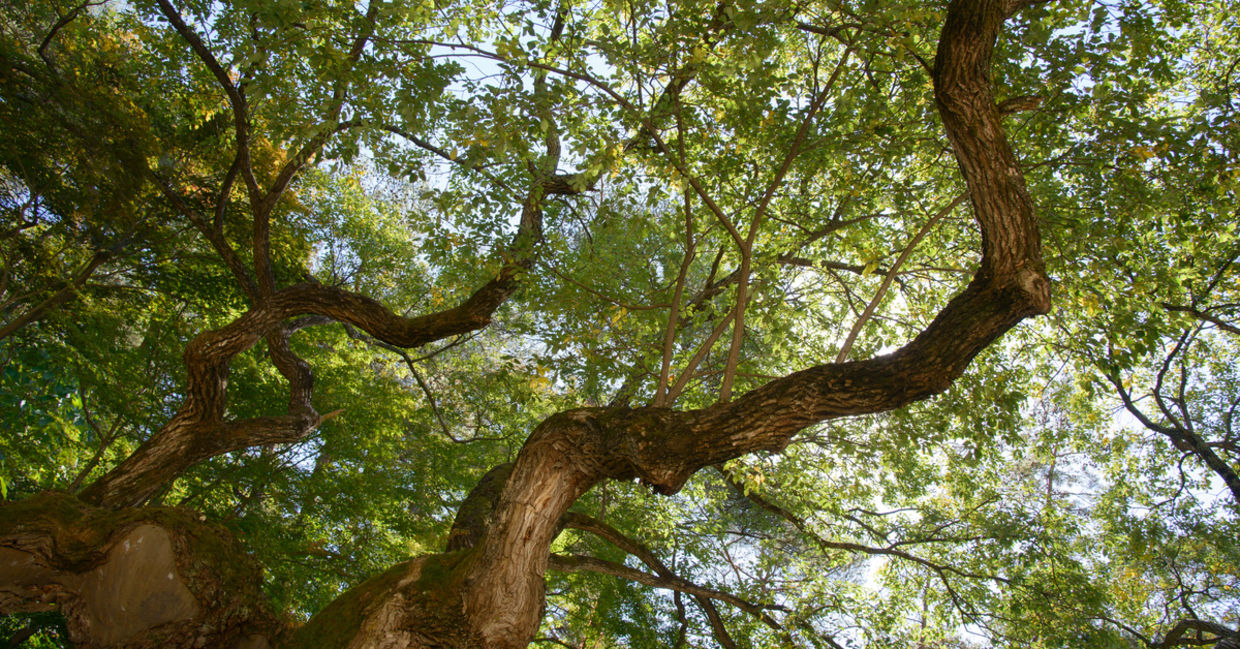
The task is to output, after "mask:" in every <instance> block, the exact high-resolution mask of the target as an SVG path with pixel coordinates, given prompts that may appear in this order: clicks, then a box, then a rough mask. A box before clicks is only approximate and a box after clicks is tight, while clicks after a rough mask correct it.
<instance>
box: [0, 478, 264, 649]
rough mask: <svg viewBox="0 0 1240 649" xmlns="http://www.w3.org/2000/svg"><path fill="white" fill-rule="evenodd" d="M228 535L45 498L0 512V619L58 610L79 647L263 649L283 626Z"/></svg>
mask: <svg viewBox="0 0 1240 649" xmlns="http://www.w3.org/2000/svg"><path fill="white" fill-rule="evenodd" d="M261 574H262V571H261V569H260V568H259V566H258V565H257V564H255V563H254V562H253V561H252V560H251V559H249V556H248V555H246V554H245V552H244V550H243V549H242V548H241V546H240V545H239V544H237V543H236V542H235V541H234V540H233V539H232V537H231V536H230V535H229V534H228V533H227V532H226V531H225V530H222V529H220V528H218V527H216V526H214V525H210V524H207V523H204V522H202V521H201V520H199V518H198V515H197V514H195V513H193V512H187V511H181V510H175V509H170V508H144V509H127V510H124V511H119V512H117V511H109V510H104V509H100V508H96V507H91V506H89V505H85V504H83V503H81V502H80V501H79V500H77V499H76V498H74V497H73V496H70V495H68V494H64V493H56V492H50V493H45V494H41V495H39V496H36V497H33V498H29V499H27V500H24V501H21V502H20V503H15V504H10V505H6V506H5V507H4V508H2V509H0V614H8V613H15V612H38V611H48V610H59V611H60V612H61V613H63V614H64V615H65V618H66V621H67V627H68V629H69V633H70V639H71V640H72V641H73V642H74V643H75V644H76V645H77V646H78V647H81V648H82V649H94V648H105V647H106V648H109V649H112V648H124V649H146V648H148V647H150V648H154V647H206V646H210V647H222V648H225V649H229V648H235V649H260V648H263V647H267V646H268V644H267V640H268V638H271V637H275V634H276V633H277V632H278V631H279V630H280V627H281V624H280V623H279V622H278V621H277V619H276V618H275V617H274V616H273V615H272V614H271V612H270V611H269V610H268V609H267V607H266V604H265V598H264V595H263V594H262V590H261V587H260V583H259V577H260V576H261Z"/></svg>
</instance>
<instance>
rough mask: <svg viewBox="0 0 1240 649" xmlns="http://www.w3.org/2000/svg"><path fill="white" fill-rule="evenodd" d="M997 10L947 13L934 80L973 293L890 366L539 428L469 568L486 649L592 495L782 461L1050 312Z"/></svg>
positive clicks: (892, 404)
mask: <svg viewBox="0 0 1240 649" xmlns="http://www.w3.org/2000/svg"><path fill="white" fill-rule="evenodd" d="M1005 8H1006V5H1005V4H1004V3H1003V2H1000V1H999V0H955V1H954V2H952V4H951V6H950V7H949V10H948V18H947V23H946V25H945V26H944V29H943V34H942V37H941V40H940V44H939V52H938V56H937V58H936V63H935V70H934V72H935V74H934V81H935V90H936V93H935V94H936V100H937V103H938V106H939V111H940V114H941V115H942V116H943V122H944V125H945V126H946V128H947V131H948V136H949V138H950V139H951V140H952V145H953V150H954V152H955V155H956V158H957V161H958V162H959V164H960V168H961V171H962V173H963V174H964V177H965V181H966V183H967V185H968V188H969V194H970V197H971V199H972V203H973V208H974V212H975V216H976V218H977V222H978V224H979V226H980V229H981V233H982V260H981V264H980V266H979V270H978V272H977V274H976V275H975V276H974V278H973V281H972V282H970V284H969V285H968V287H967V288H966V289H965V290H964V291H963V292H962V293H961V294H960V295H958V296H957V297H955V298H954V299H952V300H951V301H950V302H949V303H948V304H947V306H946V307H945V308H944V309H943V310H942V312H940V314H939V316H938V317H937V318H935V320H934V321H933V322H932V323H931V324H930V325H929V326H928V327H927V328H926V329H925V330H924V331H923V332H922V333H921V334H920V335H918V336H917V337H916V338H915V339H914V340H913V341H911V342H909V343H908V344H906V345H905V346H904V347H902V348H901V349H900V350H898V351H896V352H895V353H893V354H890V355H887V356H881V357H877V358H873V359H870V360H866V361H860V362H850V363H838V364H825V365H819V366H816V367H811V368H809V369H806V370H802V371H800V372H797V373H794V374H791V375H789V376H787V377H784V378H780V379H776V380H774V381H771V382H769V383H767V384H766V385H764V386H762V387H760V388H758V389H756V390H753V391H751V392H749V393H747V394H745V395H743V396H741V397H740V398H738V399H736V400H735V401H732V402H731V403H727V404H717V405H715V406H712V407H710V408H706V409H703V410H697V411H688V412H676V411H671V410H667V409H664V408H638V409H631V410H630V409H626V408H614V409H581V410H573V411H568V412H564V413H560V414H558V415H555V416H553V417H551V418H549V419H548V420H546V421H544V422H543V423H542V424H541V425H540V426H539V427H538V428H537V429H535V431H534V432H533V434H532V435H531V437H530V439H529V440H528V441H527V443H526V444H525V446H524V447H523V448H522V450H521V452H520V454H519V455H518V457H517V460H516V463H515V465H514V467H513V469H512V475H511V476H510V477H509V478H508V480H507V481H506V483H505V485H504V489H503V491H502V493H501V494H500V495H499V498H498V501H497V504H496V506H495V508H494V510H493V513H492V516H491V519H490V523H489V525H488V529H487V531H486V534H485V536H484V538H483V539H482V540H481V541H480V542H479V543H478V545H477V546H476V547H475V552H476V554H475V555H474V556H475V559H474V563H473V564H472V565H471V566H470V568H469V576H468V577H467V580H466V583H467V584H468V586H467V589H466V592H465V593H464V594H463V598H464V605H465V611H466V614H467V616H469V620H468V622H469V624H470V625H471V627H472V628H473V629H474V632H475V633H476V634H477V635H478V637H479V638H481V639H482V641H483V642H484V644H486V645H488V646H494V647H516V646H523V645H524V644H525V643H526V642H528V640H529V638H530V637H531V636H532V635H533V632H534V629H535V628H536V627H537V621H538V610H539V608H540V607H541V605H542V602H543V583H542V574H543V572H544V571H545V570H546V568H547V565H548V559H547V557H548V549H549V547H550V543H551V541H552V539H553V538H554V537H555V534H556V533H558V525H559V521H560V517H561V516H562V515H563V514H564V513H565V512H566V511H567V510H568V507H569V506H570V505H571V504H572V503H573V502H574V501H576V499H577V498H578V497H580V496H581V495H582V494H583V493H585V491H586V490H587V489H589V488H590V487H591V486H592V485H594V484H596V483H597V482H599V481H601V480H604V479H607V478H614V479H632V478H634V477H636V478H640V479H642V480H643V481H644V482H646V483H648V484H650V485H652V486H654V487H655V488H656V489H657V490H659V491H662V492H664V493H671V492H675V491H677V490H678V489H680V487H681V486H683V485H684V483H685V481H687V480H688V478H689V477H690V476H691V475H693V473H695V472H696V471H697V470H699V469H700V468H702V467H704V466H708V465H711V464H716V463H719V462H722V461H724V460H727V459H731V458H735V457H739V456H741V455H745V454H748V453H752V452H755V451H759V450H776V451H777V450H780V449H782V448H783V447H784V446H785V445H786V444H787V443H788V441H789V440H790V439H791V438H792V436H793V435H795V434H796V433H797V432H798V431H800V430H802V429H804V428H805V427H807V426H810V425H812V424H815V423H818V422H821V421H824V420H827V419H831V418H835V417H842V416H847V415H857V414H867V413H875V412H882V411H886V410H891V409H893V408H898V407H901V406H904V405H907V404H909V403H911V402H913V401H916V400H919V399H925V398H927V397H929V396H932V395H934V394H937V393H939V392H941V391H943V390H945V389H947V387H948V386H950V385H951V383H952V382H953V381H954V380H955V379H956V378H957V377H959V376H960V375H961V373H963V372H964V370H965V368H966V367H967V366H968V364H969V362H970V361H971V360H972V359H973V357H974V356H975V355H977V354H978V353H979V352H980V351H981V350H982V349H984V348H985V347H986V346H987V345H989V344H991V343H992V342H993V341H994V340H996V339H997V338H998V337H999V336H1001V335H1002V334H1003V333H1005V332H1006V331H1007V330H1008V329H1010V328H1011V327H1013V326H1014V325H1015V324H1016V323H1018V322H1019V321H1020V320H1022V319H1023V318H1026V317H1029V316H1032V315H1036V314H1040V313H1045V312H1046V311H1047V310H1048V309H1049V308H1050V291H1049V282H1048V280H1047V278H1046V275H1045V272H1044V269H1043V264H1042V258H1041V246H1040V241H1039V236H1038V230H1037V222H1036V219H1035V217H1034V213H1033V206H1032V203H1031V201H1030V199H1029V195H1028V192H1027V190H1026V189H1025V185H1024V180H1023V177H1022V175H1021V172H1020V169H1019V167H1018V166H1017V164H1016V160H1015V158H1014V156H1013V155H1012V152H1011V149H1010V147H1009V146H1008V143H1007V139H1006V137H1005V135H1004V133H1003V129H1002V127H1001V125H1000V123H999V113H998V110H997V108H996V105H995V101H994V98H993V94H992V93H991V89H990V83H989V79H988V73H989V62H990V61H989V60H990V54H991V51H992V49H993V47H994V41H995V39H996V37H997V36H998V33H999V29H1000V27H1001V25H1002V23H1003V19H1004V16H1005ZM483 612H485V613H483Z"/></svg>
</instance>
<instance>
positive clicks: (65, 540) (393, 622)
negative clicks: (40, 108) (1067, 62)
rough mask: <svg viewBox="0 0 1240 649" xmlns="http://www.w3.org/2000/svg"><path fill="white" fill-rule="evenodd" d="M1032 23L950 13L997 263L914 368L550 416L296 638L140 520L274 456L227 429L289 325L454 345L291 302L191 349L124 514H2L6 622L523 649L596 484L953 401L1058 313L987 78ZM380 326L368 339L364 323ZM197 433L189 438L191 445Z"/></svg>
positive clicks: (157, 516)
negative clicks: (1008, 348)
mask: <svg viewBox="0 0 1240 649" xmlns="http://www.w3.org/2000/svg"><path fill="white" fill-rule="evenodd" d="M1023 4H1027V3H1026V2H1021V1H1018V0H1006V1H1005V0H953V1H952V3H951V5H950V7H949V8H948V16H947V21H946V24H945V26H944V28H943V33H942V36H941V38H940V43H939V51H938V55H937V56H936V59H935V67H934V87H935V97H936V102H937V104H938V108H939V112H940V114H941V115H942V117H943V122H944V125H945V127H946V129H947V133H948V136H949V139H950V140H951V143H952V148H953V151H954V153H955V155H956V158H957V160H958V162H959V165H960V169H961V172H962V174H963V175H964V178H965V180H966V182H967V184H968V187H969V195H970V198H971V202H972V205H973V209H974V213H975V216H976V218H977V222H978V224H979V227H980V229H981V234H982V260H981V264H980V267H979V270H978V272H977V274H976V275H975V277H974V278H973V280H972V282H971V283H970V284H969V285H968V287H967V288H966V289H965V290H964V291H963V292H962V293H961V294H960V295H958V296H956V297H955V298H954V299H952V300H951V302H949V303H948V305H947V306H946V307H945V308H944V309H943V311H942V312H941V313H940V314H939V315H938V317H937V318H935V320H934V321H933V322H932V323H931V324H930V325H929V326H928V327H927V328H926V329H925V331H923V332H922V333H921V334H919V335H918V336H917V337H916V338H915V339H914V340H912V341H911V342H909V343H908V344H907V345H905V346H904V347H902V348H901V349H899V350H898V351H896V352H894V353H892V354H890V355H887V356H882V357H877V358H873V359H869V360H865V361H859V362H848V363H832V364H823V365H818V366H815V367H810V368H808V369H805V370H802V371H800V372H796V373H794V374H791V375H789V376H786V377H783V378H780V379H776V380H774V381H771V382H769V383H767V384H766V385H764V386H762V387H760V388H758V389H756V390H753V391H751V392H749V393H747V394H745V395H743V396H741V397H740V398H738V399H736V400H734V401H732V402H730V403H720V404H717V405H715V406H712V407H710V408H706V409H703V410H695V411H683V412H678V411H674V410H670V409H667V408H654V407H648V408H626V407H621V408H588V409H578V410H570V411H567V412H563V413H559V414H557V415H554V416H552V417H550V418H548V419H547V420H546V421H544V422H543V423H542V424H540V425H539V426H538V427H537V428H536V429H535V430H534V431H533V433H532V434H531V436H530V438H529V439H528V440H527V442H526V443H525V445H524V447H523V448H522V450H521V452H520V453H519V454H518V456H517V459H516V461H515V463H514V464H513V465H512V466H511V467H504V468H501V469H498V470H496V471H495V472H493V473H492V474H490V475H489V477H488V479H487V480H484V482H483V484H482V485H480V488H479V489H477V490H476V491H475V493H474V494H473V495H472V496H471V498H470V499H469V500H468V501H467V503H466V505H465V507H463V508H462V512H461V515H460V516H458V520H457V525H456V528H455V529H454V533H453V535H452V537H451V538H450V540H449V546H448V549H447V551H445V552H443V553H440V554H436V555H431V556H427V557H421V558H417V559H413V560H410V561H406V562H404V563H401V564H398V565H396V566H394V567H393V568H391V569H389V570H388V571H387V572H385V573H383V574H381V575H378V576H376V577H373V578H371V579H369V580H367V581H366V582H363V583H362V584H360V585H358V586H357V587H355V588H354V589H352V590H350V591H349V592H347V593H345V594H344V595H342V596H341V597H339V598H338V599H337V600H336V601H334V602H333V603H332V604H330V605H329V606H328V607H327V608H326V609H324V610H323V611H322V612H320V613H319V614H318V615H316V616H315V617H314V618H312V619H311V620H310V621H309V622H308V623H307V624H306V625H304V626H302V627H301V628H299V629H296V630H293V631H288V632H285V633H281V632H280V628H279V625H278V624H277V623H275V622H274V621H273V618H272V616H271V615H270V614H269V613H268V612H267V610H266V608H265V607H264V606H262V604H261V601H262V598H261V594H260V592H259V590H258V586H257V582H256V580H255V579H254V578H253V577H254V576H255V575H257V574H259V572H258V570H257V568H256V567H254V566H250V565H245V566H241V565H238V557H243V556H244V555H243V554H242V553H241V551H240V549H239V548H238V547H237V546H236V545H235V544H234V543H232V542H231V541H229V540H228V539H227V535H226V534H224V533H223V532H222V531H221V530H218V529H215V528H212V527H210V526H208V525H205V524H203V523H201V522H200V521H197V520H195V519H194V518H193V517H192V516H190V515H187V514H186V513H184V512H178V511H175V510H168V509H151V508H144V509H134V508H130V507H126V506H127V505H131V504H134V503H138V502H141V501H142V500H144V499H145V497H146V495H147V494H148V492H149V489H150V488H151V485H152V484H157V483H162V482H164V481H166V480H167V479H169V477H168V476H165V475H164V473H166V472H168V471H171V472H172V473H173V474H175V473H177V472H179V471H180V470H183V468H184V467H186V466H189V465H190V464H192V462H193V461H197V459H201V457H205V456H206V455H204V454H209V453H214V452H217V451H218V450H219V448H222V447H227V446H228V445H230V444H233V443H234V442H235V443H237V444H242V445H249V444H252V443H255V442H254V440H256V439H258V440H260V441H267V440H268V439H269V438H268V437H263V435H260V434H258V433H256V432H255V431H251V430H248V429H247V430H235V429H234V428H235V427H236V426H244V425H247V422H238V424H236V425H232V426H233V427H230V425H228V424H222V423H221V413H222V411H223V410H222V409H223V400H222V398H221V397H220V395H221V394H222V391H223V389H224V385H226V383H225V381H226V376H227V361H228V359H229V358H231V357H232V355H234V354H236V353H238V352H239V351H241V350H243V349H246V348H248V347H249V346H250V345H252V344H254V343H255V342H256V341H257V340H258V339H260V338H261V337H262V336H264V335H266V334H267V333H269V332H271V331H274V330H275V329H276V328H278V327H279V326H281V324H280V323H281V322H283V320H284V319H285V318H287V317H290V316H294V315H301V314H306V313H313V314H319V315H327V316H330V317H333V318H336V319H339V320H341V321H343V322H348V323H351V324H354V325H356V326H359V327H362V328H364V329H366V330H367V331H368V332H370V333H371V334H372V335H375V336H376V337H378V338H380V339H383V340H388V339H389V338H400V340H402V341H406V342H407V341H417V340H424V339H427V338H428V337H431V336H432V335H437V334H438V333H440V332H439V331H438V330H436V331H434V332H431V333H427V332H425V331H423V330H422V328H421V327H422V325H423V324H424V323H422V322H420V321H416V320H414V321H410V320H404V319H400V318H396V317H394V316H392V315H391V314H390V313H388V312H387V311H386V310H385V309H382V308H381V307H379V306H378V305H377V304H376V303H372V302H369V301H364V300H363V299H362V298H359V297H356V296H351V295H346V296H342V295H337V294H331V295H329V293H332V291H331V289H325V288H323V287H316V286H309V285H299V286H295V287H290V288H288V289H285V290H284V291H281V292H278V293H276V294H275V295H274V296H273V297H272V298H271V299H269V300H268V302H267V303H266V304H265V305H264V306H262V307H261V308H256V309H255V310H253V311H251V312H249V313H248V314H246V315H245V316H243V318H242V319H240V320H239V321H238V322H237V323H234V325H230V326H229V327H225V328H224V329H222V330H220V331H219V332H213V333H210V334H204V335H203V336H200V338H199V339H198V340H195V342H194V343H193V344H192V345H191V348H190V351H189V352H188V353H187V365H189V366H190V368H191V390H190V397H191V398H189V399H187V401H186V403H185V405H184V406H183V408H182V410H181V412H180V413H178V415H177V417H176V418H174V420H173V422H172V423H170V425H169V427H168V428H167V430H166V431H164V433H167V434H166V435H165V434H164V433H161V438H162V439H165V440H166V439H168V438H172V439H174V440H180V441H183V442H184V447H183V448H179V450H178V449H177V448H173V447H168V448H173V454H174V455H175V456H176V457H175V458H171V459H169V458H162V456H161V457H159V458H156V457H154V456H155V454H154V453H153V451H152V449H153V448H154V444H151V445H150V446H151V448H148V447H147V446H144V447H143V449H140V451H139V452H138V453H136V454H135V456H134V457H133V458H131V460H130V461H128V462H126V463H124V464H122V465H121V466H120V467H119V468H118V469H117V470H114V471H113V472H111V473H109V475H108V476H107V477H106V478H105V479H104V480H101V481H99V482H98V483H96V484H95V485H94V486H92V487H91V488H90V489H88V491H87V492H86V494H85V496H86V498H87V499H88V500H89V501H91V502H93V503H99V504H102V505H105V506H108V507H114V508H116V507H119V508H120V509H118V510H117V511H108V510H106V509H102V508H94V507H91V506H88V505H83V504H81V503H79V502H77V501H76V500H75V499H73V498H72V497H69V496H65V495H62V494H47V495H44V496H41V497H39V498H36V499H31V500H29V501H25V502H23V503H20V504H17V505H10V506H8V507H6V508H4V510H3V519H2V520H0V559H3V560H4V563H5V567H4V568H3V570H2V571H0V611H3V612H12V611H23V610H25V611H28V610H45V609H46V607H48V606H49V605H52V604H59V605H60V606H61V607H62V610H63V611H64V612H65V613H66V616H67V617H68V618H69V622H70V629H71V631H72V634H73V637H74V639H75V641H77V642H80V643H81V644H82V646H84V647H134V648H137V647H147V646H163V647H201V646H218V647H247V648H257V647H262V646H267V645H268V644H270V645H273V646H276V647H306V648H309V647H316V648H323V649H332V648H346V647H347V648H350V649H361V648H363V647H365V648H389V647H390V648H393V649H395V648H404V647H418V648H427V649H429V648H448V647H452V648H455V649H475V648H476V649H484V648H485V649H515V648H518V647H524V646H525V645H526V644H528V643H529V641H530V639H531V638H532V637H533V635H534V633H535V631H536V630H537V627H538V623H539V619H540V617H541V612H542V607H543V604H544V586H543V575H544V573H545V572H546V570H547V567H548V563H549V560H550V546H551V543H552V541H553V540H554V539H555V537H556V535H557V534H558V533H559V531H560V528H561V519H562V517H563V516H564V514H565V513H566V512H567V511H568V509H569V507H570V506H571V505H572V504H573V503H574V502H575V501H576V500H577V499H578V498H579V497H580V496H581V495H582V494H584V493H585V492H586V491H587V490H588V489H590V488H591V487H592V486H594V485H595V484H598V483H599V482H601V481H603V480H607V479H619V480H631V479H634V478H637V479H640V480H641V481H642V482H644V483H646V484H648V485H650V486H652V487H653V488H654V489H656V490H657V491H659V492H661V493H674V492H676V491H677V490H679V489H680V488H681V487H682V486H683V485H684V484H685V482H686V481H687V480H688V479H689V478H690V477H691V476H692V475H693V474H694V473H695V472H696V471H698V470H700V469H701V468H702V467H705V466H709V465H712V464H717V463H719V462H723V461H725V460H728V459H731V458H736V457H739V456H742V455H745V454H748V453H753V452H755V451H759V450H767V451H779V450H781V449H783V448H784V447H785V446H786V445H787V443H788V442H789V441H790V440H791V439H792V437H793V436H794V435H795V434H796V433H797V432H799V431H800V430H802V429H804V428H805V427H807V426H810V425H813V424H815V423H818V422H821V421H824V420H827V419H831V418H835V417H842V416H848V415H856V414H864V413H875V412H882V411H886V410H891V409H893V408H898V407H901V406H904V405H906V404H908V403H911V402H913V401H915V400H918V399H924V398H927V397H929V396H932V395H934V394H937V393H938V392H941V391H943V390H945V389H946V388H947V387H948V386H949V385H950V384H951V383H952V381H954V380H955V379H956V378H957V377H959V376H960V374H961V373H962V372H963V371H964V370H965V368H966V367H967V365H968V364H969V362H970V361H971V360H972V358H973V357H974V356H975V355H976V354H977V353H978V352H980V351H981V350H982V349H984V348H985V347H986V346H987V345H989V344H991V343H992V342H993V341H994V340H996V339H997V338H998V337H999V336H1001V335H1003V333H1004V332H1006V331H1007V330H1009V329H1010V328H1011V327H1012V326H1014V325H1015V324H1016V323H1017V322H1019V321H1020V320H1021V319H1023V318H1025V317H1028V316H1031V315H1035V314H1039V313H1045V312H1046V311H1047V310H1048V309H1049V308H1050V293H1049V283H1048V281H1047V278H1046V276H1045V273H1044V270H1043V265H1042V259H1041V252H1040V251H1041V247H1040V242H1039V235H1038V230H1037V224H1036V219H1035V216H1034V213H1033V206H1032V204H1031V202H1030V199H1029V196H1028V192H1027V191H1026V189H1025V184H1024V179H1023V177H1022V175H1021V171H1020V169H1019V166H1018V165H1017V163H1016V160H1015V157H1014V156H1013V154H1012V151H1011V148H1010V147H1009V146H1008V144H1007V140H1006V138H1005V136H1004V133H1003V129H1002V127H1001V125H1000V122H999V111H998V109H997V107H996V105H995V101H994V98H993V96H992V93H991V90H990V83H989V79H988V74H989V67H990V55H991V51H992V49H993V47H994V42H995V39H996V37H997V35H998V33H999V30H1000V27H1001V26H1002V23H1003V20H1004V19H1005V17H1006V16H1007V15H1008V14H1009V13H1011V12H1012V11H1014V10H1015V9H1017V8H1019V7H1020V6H1023ZM326 298H331V299H330V300H328V299H326ZM491 301H493V300H491ZM467 306H468V305H467ZM483 306H484V307H488V308H489V307H490V302H487V304H485V305H483ZM488 308H481V309H469V308H464V307H463V308H462V313H461V320H462V322H461V323H459V324H455V325H454V327H455V328H453V329H451V330H452V331H457V330H472V329H473V328H477V327H479V326H482V325H484V324H485V319H486V318H488V317H489V314H490V311H489V310H488ZM372 314H373V315H374V316H375V317H374V319H373V320H372V319H371V318H369V317H364V316H369V315H372ZM388 329H391V330H390V331H389V330H388ZM406 339H407V340H406ZM389 342H390V341H389ZM394 344H396V343H394ZM195 354H197V355H198V356H197V357H195ZM196 358H197V360H195V359H196ZM195 372H198V374H195ZM293 414H294V413H290V417H291V416H292V415H293ZM255 421H256V420H252V422H251V423H253V422H255ZM257 423H259V424H263V426H261V428H262V429H263V431H266V433H267V434H270V435H274V436H276V437H279V436H280V435H283V434H285V433H288V434H289V435H290V436H293V437H294V438H295V436H297V435H299V434H301V433H302V431H304V430H306V429H307V428H306V423H307V422H302V421H290V422H288V423H289V424H290V428H291V429H290V430H289V431H284V430H283V428H282V427H280V426H274V425H268V424H271V423H272V422H257ZM182 425H183V426H185V430H184V431H180V429H175V427H176V426H182ZM194 427H202V429H201V430H199V429H198V428H194ZM272 431H274V432H272ZM181 432H184V434H181ZM173 433H176V434H173ZM277 433H278V434H277ZM179 443H180V442H178V444H179ZM221 445H223V446H221ZM168 467H172V468H168ZM139 547H140V549H139ZM241 563H245V562H244V561H243V562H241ZM129 571H135V572H133V574H129V575H126V574H125V573H126V572H129ZM135 575H137V577H135Z"/></svg>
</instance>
